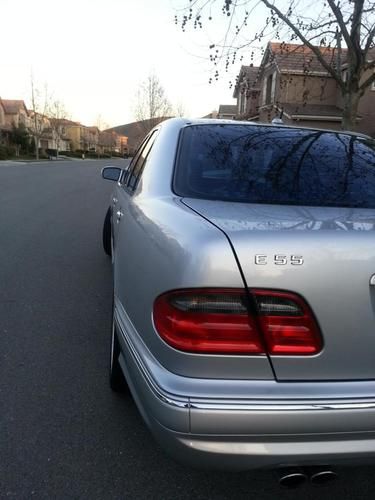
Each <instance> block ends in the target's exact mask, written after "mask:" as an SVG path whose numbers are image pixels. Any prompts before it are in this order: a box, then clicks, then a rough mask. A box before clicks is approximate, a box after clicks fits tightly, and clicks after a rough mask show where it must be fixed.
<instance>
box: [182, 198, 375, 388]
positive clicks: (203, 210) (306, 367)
mask: <svg viewBox="0 0 375 500" xmlns="http://www.w3.org/2000/svg"><path fill="white" fill-rule="evenodd" d="M184 202H185V204H186V205H188V206H189V207H190V208H192V209H193V210H194V211H196V212H197V213H199V214H200V215H201V216H203V217H204V218H205V219H207V220H209V221H210V222H211V223H212V224H214V225H215V226H216V227H218V228H219V229H220V230H221V231H223V232H224V233H225V234H226V236H227V238H228V239H229V241H230V243H231V245H232V247H233V250H234V252H235V254H236V257H237V260H238V264H239V266H240V269H241V271H242V273H243V277H244V281H245V285H246V286H247V287H249V288H266V289H273V290H274V289H278V290H286V291H290V292H293V293H296V294H298V295H300V296H301V297H303V298H304V299H305V301H306V302H307V303H308V304H309V306H310V307H311V309H312V311H313V313H314V315H315V317H316V319H317V322H318V325H319V326H320V329H321V332H322V336H323V349H322V351H321V352H320V353H319V354H317V355H314V356H284V355H277V356H270V359H271V362H272V365H273V369H274V371H275V375H276V377H277V379H278V380H359V379H375V362H374V359H375V328H374V325H375V321H374V320H375V318H374V311H375V287H372V286H371V285H370V280H371V277H372V276H373V275H374V274H375V211H374V210H369V209H348V208H318V207H293V206H281V205H260V204H246V203H232V202H218V201H208V200H199V199H192V198H185V199H184Z"/></svg>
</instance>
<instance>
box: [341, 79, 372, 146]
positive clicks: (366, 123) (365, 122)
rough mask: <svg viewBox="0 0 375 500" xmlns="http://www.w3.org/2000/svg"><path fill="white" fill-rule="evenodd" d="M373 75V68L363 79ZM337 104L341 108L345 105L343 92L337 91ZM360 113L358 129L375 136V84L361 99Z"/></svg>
mask: <svg viewBox="0 0 375 500" xmlns="http://www.w3.org/2000/svg"><path fill="white" fill-rule="evenodd" d="M370 75H371V70H369V71H367V72H366V73H365V74H364V75H363V79H362V81H363V80H366V79H367V78H368V77H369V76H370ZM336 105H337V106H338V107H339V108H342V107H343V99H342V95H341V92H339V91H338V92H337V100H336ZM358 114H359V115H360V116H361V119H360V120H359V121H358V124H357V126H356V131H357V132H361V133H363V134H368V135H371V136H372V137H375V86H374V85H372V86H371V87H370V88H368V89H367V90H366V91H365V93H364V95H363V97H362V98H361V100H360V101H359V106H358Z"/></svg>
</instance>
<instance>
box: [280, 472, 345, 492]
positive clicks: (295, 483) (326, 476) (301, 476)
mask: <svg viewBox="0 0 375 500" xmlns="http://www.w3.org/2000/svg"><path fill="white" fill-rule="evenodd" d="M277 474H278V478H279V484H280V486H283V487H284V488H289V489H291V488H298V487H299V486H301V485H302V484H304V483H306V482H307V481H310V483H311V484H313V485H315V486H323V485H325V484H329V483H331V482H333V481H335V480H336V479H337V477H338V476H337V473H336V472H335V471H334V470H332V468H331V467H304V468H301V467H288V468H282V469H278V470H277Z"/></svg>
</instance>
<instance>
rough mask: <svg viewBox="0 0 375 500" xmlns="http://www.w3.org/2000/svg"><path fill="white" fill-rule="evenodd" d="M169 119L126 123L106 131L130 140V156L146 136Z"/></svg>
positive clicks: (161, 118)
mask: <svg viewBox="0 0 375 500" xmlns="http://www.w3.org/2000/svg"><path fill="white" fill-rule="evenodd" d="M168 118H169V117H159V118H152V119H150V120H142V121H138V122H132V123H126V124H125V125H118V126H117V127H112V128H109V129H107V130H106V132H116V133H117V134H120V135H126V137H127V138H128V148H129V152H130V154H132V153H134V152H135V150H136V149H137V147H138V146H139V144H140V143H141V141H142V139H143V138H144V137H145V135H146V134H147V133H148V132H149V131H150V130H151V129H152V128H154V127H155V126H156V125H157V124H158V123H161V122H163V121H165V120H168Z"/></svg>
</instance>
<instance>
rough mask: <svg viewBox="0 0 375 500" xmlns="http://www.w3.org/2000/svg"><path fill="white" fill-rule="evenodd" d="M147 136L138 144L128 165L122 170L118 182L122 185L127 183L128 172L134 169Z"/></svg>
mask: <svg viewBox="0 0 375 500" xmlns="http://www.w3.org/2000/svg"><path fill="white" fill-rule="evenodd" d="M147 140H148V138H147V137H146V138H145V139H144V140H143V141H142V142H141V144H140V146H138V149H137V150H136V152H135V155H134V157H133V159H132V161H131V162H130V163H129V167H128V168H127V169H126V170H125V171H124V173H123V174H122V177H121V180H120V183H121V184H122V185H123V186H126V184H127V180H128V178H129V175H130V173H131V172H132V170H133V169H134V167H135V164H136V163H137V161H138V158H139V155H140V154H141V152H142V149H143V147H144V145H145V144H146V142H147Z"/></svg>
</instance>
